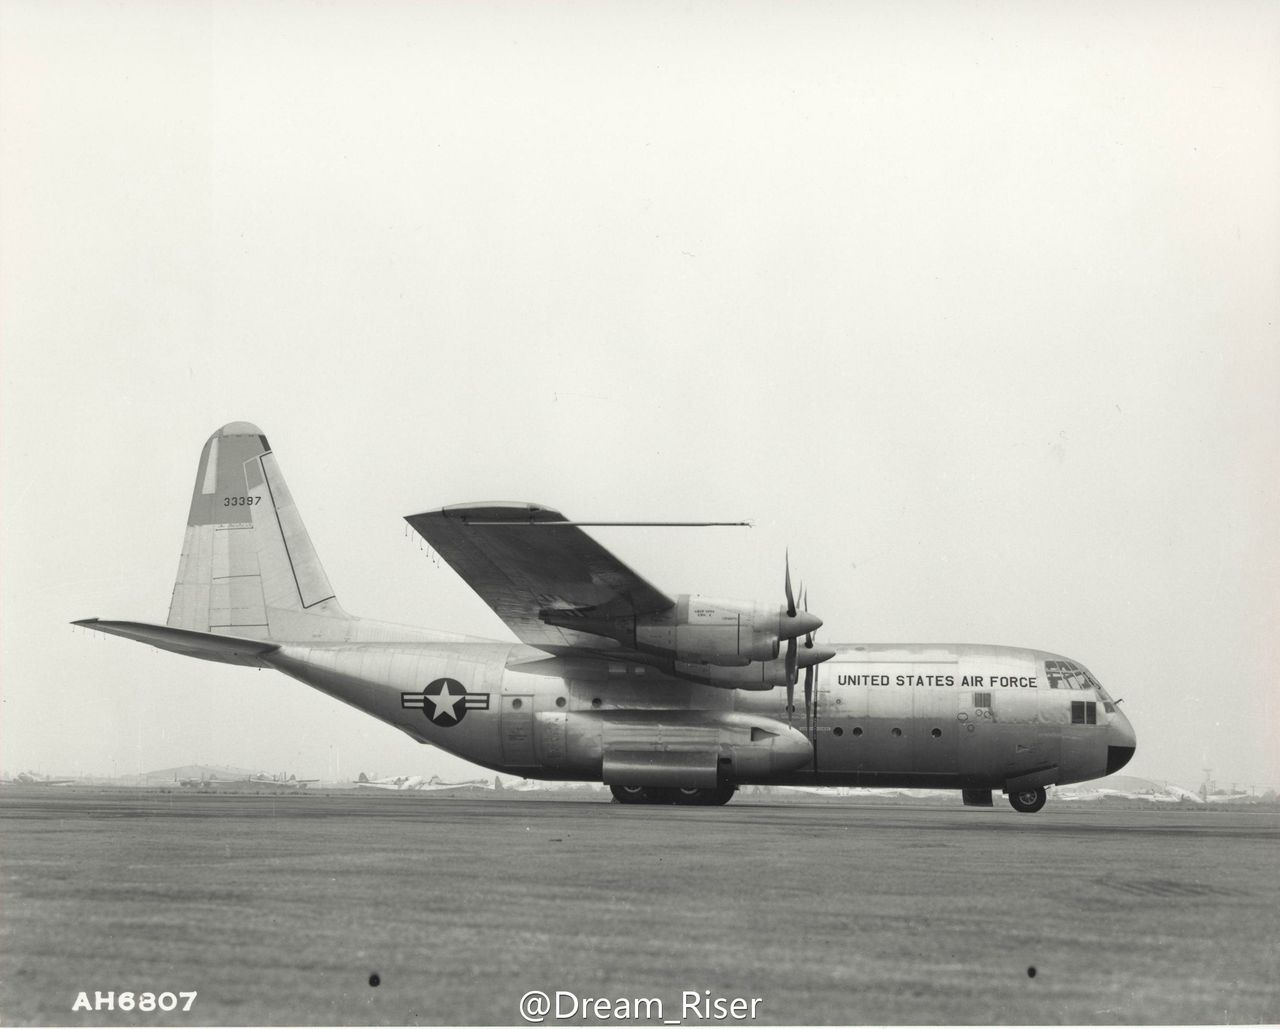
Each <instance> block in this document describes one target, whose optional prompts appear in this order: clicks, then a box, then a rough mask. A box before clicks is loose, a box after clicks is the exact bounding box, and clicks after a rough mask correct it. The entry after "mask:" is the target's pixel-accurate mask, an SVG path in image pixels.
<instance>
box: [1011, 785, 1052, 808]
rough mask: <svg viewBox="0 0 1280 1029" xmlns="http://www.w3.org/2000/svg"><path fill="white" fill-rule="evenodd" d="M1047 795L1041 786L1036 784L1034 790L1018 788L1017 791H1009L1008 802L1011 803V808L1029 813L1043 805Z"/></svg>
mask: <svg viewBox="0 0 1280 1029" xmlns="http://www.w3.org/2000/svg"><path fill="white" fill-rule="evenodd" d="M1048 796H1049V795H1048V793H1047V792H1046V791H1045V788H1044V787H1043V786H1037V787H1036V788H1035V789H1034V790H1018V792H1017V793H1010V794H1009V803H1010V804H1012V805H1013V810H1015V811H1021V812H1022V813H1023V814H1027V815H1031V814H1035V813H1036V812H1037V811H1039V810H1040V809H1041V808H1042V807H1044V802H1045V800H1046V799H1047V798H1048Z"/></svg>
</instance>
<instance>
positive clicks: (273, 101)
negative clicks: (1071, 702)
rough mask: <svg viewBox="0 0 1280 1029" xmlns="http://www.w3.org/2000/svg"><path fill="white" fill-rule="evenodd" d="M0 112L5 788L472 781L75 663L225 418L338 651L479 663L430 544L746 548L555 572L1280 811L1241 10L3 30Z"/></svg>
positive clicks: (1257, 265) (1279, 92)
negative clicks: (783, 625) (596, 522)
mask: <svg viewBox="0 0 1280 1029" xmlns="http://www.w3.org/2000/svg"><path fill="white" fill-rule="evenodd" d="M0 76H2V79H0V116H2V119H3V122H2V124H0V154H2V160H3V163H2V165H0V189H2V190H3V195H2V201H3V202H2V205H0V328H2V336H0V341H2V348H3V349H2V352H0V362H2V364H0V372H2V374H3V387H2V390H3V395H2V397H0V418H2V419H3V422H2V428H3V435H2V436H0V460H2V462H3V464H2V472H3V494H2V496H3V525H2V528H0V532H2V533H3V539H2V545H3V551H2V553H0V573H2V575H3V618H2V621H0V624H2V626H3V639H2V641H0V662H2V665H0V683H2V686H0V688H2V690H3V693H2V694H0V697H2V706H0V712H2V714H0V745H2V749H0V764H2V765H3V767H4V768H5V769H7V770H8V771H9V772H10V773H13V772H16V771H18V770H21V769H24V768H36V769H40V770H43V771H46V772H54V773H87V774H106V773H121V774H122V773H132V772H137V771H142V770H148V769H155V768H163V767H168V766H173V765H179V764H187V763H193V762H203V763H217V764H226V765H235V766H240V767H248V768H261V769H264V770H268V771H281V770H284V771H291V772H294V773H296V774H298V775H299V776H325V777H330V776H333V775H335V774H338V773H339V771H340V773H341V774H342V776H343V777H344V778H351V777H354V775H355V774H356V773H357V772H358V771H361V770H364V771H368V772H371V773H372V772H378V773H382V774H397V773H401V774H410V773H429V772H442V773H445V774H448V775H455V774H463V775H466V774H470V772H469V771H468V770H469V769H470V767H471V766H467V765H465V764H464V763H462V762H460V761H457V760H456V759H452V758H448V757H446V756H444V755H442V754H441V753H440V752H438V751H433V750H429V749H427V748H424V747H421V746H419V745H417V744H414V743H412V742H411V741H410V740H409V739H408V738H407V737H405V736H404V735H402V734H401V733H399V732H397V731H396V730H394V729H392V728H390V727H388V726H385V725H383V724H382V723H379V722H377V721H374V720H373V719H370V718H368V717H367V716H364V715H361V714H359V713H358V712H356V711H354V710H352V709H349V708H346V707H344V706H342V705H341V704H339V703H337V702H335V701H333V700H331V699H329V698H327V697H325V696H323V695H321V694H319V693H315V692H313V691H311V690H309V689H308V688H307V687H305V686H303V685H301V684H300V683H297V682H294V681H292V680H290V679H287V678H285V677H283V676H281V675H279V674H276V673H272V672H265V671H254V670H251V669H244V668H235V667H228V666H222V665H216V664H210V663H206V662H199V661H192V660H189V659H184V658H181V657H178V656H176V655H170V654H164V653H160V652H157V651H154V650H152V649H150V648H146V647H144V646H141V645H139V644H136V643H131V642H128V641H125V640H120V639H115V638H109V637H103V636H100V635H99V634H95V633H90V632H85V631H81V630H77V629H74V628H72V627H71V626H70V625H69V624H68V623H69V622H70V621H71V620H72V619H75V618H84V617H90V616H100V617H108V618H130V619H139V620H148V621H157V622H163V621H164V620H165V617H166V614H167V611H168V604H169V598H170V592H171V590H172V583H173V577H174V574H175V572H176V569H177V565H178V555H179V551H180V548H181V544H182V536H183V527H184V524H185V518H186V513H187V505H188V501H189V498H190V491H191V484H192V481H193V479H194V476H195V471H196V462H197V459H198V456H199V453H200V448H201V446H202V445H203V443H204V441H205V439H206V438H207V437H208V436H209V434H210V433H211V432H213V431H214V430H215V429H216V428H217V427H218V426H220V425H222V424H223V423H225V422H229V421H233V420H239V419H244V420H249V421H253V422H255V423H257V424H259V425H260V426H261V427H262V428H263V429H264V431H265V432H266V433H267V435H268V436H269V437H270V440H271V442H272V444H273V446H274V447H275V450H276V452H277V455H278V456H279V460H280V463H281V467H282V469H283V471H284V473H285V475H286V477H287V478H288V481H289V484H290V486H291V487H292V491H293V494H294V497H295V499H296V500H297V502H298V506H299V509H300V511H301V512H302V514H303V516H304V518H305V520H306V522H307V525H308V528H309V529H310V533H311V536H312V539H313V541H314V542H315V544H316V547H317V549H318V551H319V553H320V555H321V557H322V559H323V560H324V563H325V566H326V569H327V571H328V573H329V578H330V579H331V581H332V583H333V585H334V587H335V588H336V590H337V592H338V596H339V597H340V599H341V600H342V602H343V604H344V605H345V606H346V607H347V609H348V610H351V611H353V612H356V613H359V614H363V615H368V616H370V617H376V618H381V619H385V620H390V621H398V622H406V623H410V624H423V625H431V626H435V627H439V628H446V629H454V630H458V631H462V632H468V633H474V634H481V635H491V636H494V637H497V638H501V639H508V638H510V637H509V635H508V634H507V632H506V630H505V629H504V627H503V626H502V625H501V623H500V622H499V621H498V620H497V618H496V617H495V616H494V615H492V614H491V613H490V612H489V610H488V609H487V608H486V607H485V606H484V605H483V604H482V603H480V602H479V601H478V600H477V599H476V598H475V597H474V596H473V595H472V594H471V593H470V591H469V590H468V589H467V588H466V586H465V585H463V583H462V582H461V580H459V579H458V578H457V577H456V576H455V575H454V573H453V572H452V571H450V570H449V568H448V567H447V566H440V565H437V564H435V563H433V561H432V560H431V559H429V558H428V557H427V556H425V555H424V554H423V552H422V551H421V550H420V548H419V545H418V542H417V539H416V537H415V538H407V537H406V535H405V527H404V523H403V521H402V516H404V515H406V514H411V513H414V512H417V511H420V510H425V509H428V508H433V507H438V506H440V505H442V504H450V503H460V502H465V501H476V500H490V499H507V500H532V501H537V502H541V503H545V504H548V505H552V506H555V507H558V508H559V509H560V510H563V511H565V512H566V513H568V514H570V515H571V516H575V517H580V518H587V517H595V518H605V519H627V518H636V519H644V518H680V519H701V518H707V519H752V520H754V522H755V528H754V529H706V530H642V529H611V530H607V531H606V530H600V531H599V532H598V534H597V535H598V538H600V539H601V540H602V541H603V542H604V543H605V544H606V545H607V546H609V547H611V548H613V549H614V550H615V551H616V552H617V553H618V554H619V556H621V557H622V558H623V560H625V561H626V562H627V563H629V564H630V565H631V566H632V567H633V568H635V569H636V570H637V571H638V572H640V574H642V575H644V576H645V577H646V578H648V579H649V580H650V581H652V582H654V583H655V584H657V585H658V586H660V587H661V588H663V589H664V590H666V591H668V592H672V593H675V592H684V591H691V592H701V593H709V594H713V595H722V596H736V597H742V598H760V599H770V600H771V599H773V598H774V597H777V598H778V599H781V590H782V571H783V552H784V549H785V548H786V547H788V546H789V547H790V550H791V559H792V565H793V570H794V572H795V574H796V576H797V578H803V579H804V581H805V583H806V585H807V586H808V588H809V594H810V598H811V606H812V607H813V609H814V610H815V612H816V613H818V614H820V615H821V616H822V617H823V618H825V620H826V628H825V629H824V630H823V632H822V634H821V635H822V637H823V638H824V639H825V640H826V641H829V642H853V641H863V642H908V641H910V642H989V643H1006V644H1011V645H1025V646H1031V647H1037V648H1042V649H1046V650H1051V651H1056V652H1059V653H1063V654H1067V655H1069V656H1071V657H1074V658H1076V659H1077V660H1080V661H1082V662H1084V663H1085V664H1086V665H1088V666H1089V667H1090V668H1091V669H1092V670H1093V671H1094V672H1095V674H1096V675H1097V676H1098V677H1099V678H1100V679H1101V680H1102V681H1103V682H1104V683H1105V684H1106V685H1107V686H1108V688H1109V689H1110V691H1111V692H1112V694H1113V695H1115V696H1117V697H1123V698H1124V710H1125V711H1126V712H1127V713H1128V715H1129V717H1130V718H1131V719H1132V721H1133V723H1134V726H1135V727H1136V729H1137V733H1138V739H1139V746H1138V753H1137V756H1136V758H1135V759H1134V761H1133V762H1132V764H1131V765H1130V766H1129V768H1128V769H1126V773H1128V772H1132V773H1133V774H1135V775H1143V776H1149V777H1152V778H1156V779H1171V780H1174V781H1181V782H1188V783H1194V782H1198V781H1199V779H1200V778H1201V776H1202V774H1203V772H1202V770H1203V769H1205V768H1211V769H1213V775H1214V778H1215V779H1217V780H1218V781H1219V782H1225V783H1228V784H1229V783H1231V782H1233V781H1234V782H1239V783H1241V784H1245V783H1256V784H1270V785H1280V747H1278V746H1277V743H1276V741H1277V740H1280V675H1277V666H1278V665H1280V646H1278V645H1277V626H1278V625H1280V617H1278V616H1280V549H1278V547H1277V539H1278V535H1280V534H1278V533H1277V526H1278V525H1280V457H1278V455H1280V414H1278V413H1277V411H1278V406H1280V405H1278V403H1277V402H1278V401H1280V390H1278V387H1277V384H1278V383H1280V346H1278V342H1277V319H1278V316H1280V202H1278V197H1280V185H1278V184H1280V8H1278V7H1277V6H1276V5H1275V4H1273V3H1258V4H1248V3H1236V4H1230V3H1216V2H1215V3H1172V2H1160V3H1127V4H1125V3H1120V4H1116V3H1098V4H1089V3H1072V4H1026V3H1010V4H1005V3H974V4H968V3H927V2H922V3H913V4H897V3H830V4H818V3H796V4H779V3H767V4H766V3H759V4H744V3H733V4H727V3H726V4H716V3H705V4H675V3H672V4H659V3H649V4H549V3H538V4H514V3H512V4H497V3H479V4H462V3H430V4H428V3H420V4H378V5H373V4H365V3H355V2H349V3H343V2H334V3H326V4H313V3H305V4H304V3H266V4H261V3H253V4H249V3H243V4H239V3H229V2H218V3H205V4H198V3H183V4H168V3H112V4H107V3H59V4H48V3H16V2H11V0H6V2H4V3H2V4H0ZM339 766H340V767H339Z"/></svg>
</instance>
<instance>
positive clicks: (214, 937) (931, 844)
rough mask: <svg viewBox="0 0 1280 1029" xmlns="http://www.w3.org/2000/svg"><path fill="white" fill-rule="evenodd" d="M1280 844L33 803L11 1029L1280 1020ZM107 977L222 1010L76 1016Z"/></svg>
mask: <svg viewBox="0 0 1280 1029" xmlns="http://www.w3.org/2000/svg"><path fill="white" fill-rule="evenodd" d="M1277 843H1280V815H1277V814H1276V813H1275V812H1274V811H1272V812H1256V811H1255V812H1250V811H1230V812H1212V811H1205V810H1186V809H1182V808H1177V809H1169V808H1153V809H1147V810H1111V809H1107V808H1106V807H1105V806H1100V805H1099V806H1085V805H1076V806H1071V807H1070V808H1067V807H1059V808H1058V809H1057V810H1055V809H1054V806H1053V804H1052V802H1051V803H1050V806H1049V807H1048V808H1046V809H1045V811H1044V812H1042V813H1041V814H1039V815H1035V816H1026V815H1017V814H1015V813H1014V812H1013V811H1011V810H1009V809H1008V808H1007V807H1005V808H999V807H998V808H996V809H994V810H983V809H964V808H961V807H960V806H959V805H958V803H957V804H956V805H954V806H943V805H927V804H926V805H921V804H918V803H915V804H904V805H903V806H897V807H895V806H887V805H878V804H866V803H863V804H855V805H843V804H822V803H806V802H804V801H803V800H797V801H794V802H791V801H789V802H785V803H779V802H777V801H771V802H768V803H765V802H763V801H760V802H757V801H754V800H753V799H752V798H739V799H738V800H736V801H734V802H733V803H732V804H730V805H729V806H728V807H725V808H645V807H622V806H618V805H609V804H605V803H601V802H599V801H590V800H581V801H564V800H536V799H532V798H514V797H511V796H510V795H508V797H507V798H505V799H486V800H478V799H468V798H465V797H457V798H450V797H442V796H439V795H434V796H432V795H406V794H371V793H365V792H359V793H356V792H351V793H346V794H333V795H322V794H316V795H311V794H305V793H302V794H297V795H284V796H220V795H195V794H192V793H188V792H180V793H178V792H175V793H163V792H158V791H150V792H148V791H132V792H130V791H115V792H102V793H95V792H92V791H88V790H79V789H58V790H52V789H29V790H21V789H7V790H5V791H4V792H2V793H0V847H2V850H0V857H2V860H3V865H2V871H3V883H4V886H3V893H2V894H0V900H2V902H3V908H2V909H0V946H2V950H0V1020H2V1021H3V1022H4V1023H6V1024H10V1025H13V1024H33V1023H42V1024H48V1023H57V1024H64V1025H78V1024H125V1023H137V1024H152V1023H157V1024H158V1023H165V1024H176V1025H202V1024H229V1025H245V1024H254V1025H261V1024H279V1023H300V1024H312V1023H324V1024H349V1023H361V1024H364V1023H370V1024H387V1023H392V1024H401V1023H410V1024H412V1023H428V1024H485V1025H494V1024H498V1025H510V1024H522V1023H521V1019H520V1017H519V1013H518V1011H517V1002H518V1001H519V999H520V997H521V996H522V995H523V994H524V993H525V991H527V990H531V989H542V990H545V991H547V992H548V993H551V994H552V995H554V991H556V990H565V991H571V992H572V993H574V994H576V995H578V996H579V997H593V998H610V999H613V998H632V997H649V998H658V999H660V1000H661V1001H662V1002H663V1007H664V1010H663V1015H664V1016H665V1017H666V1018H668V1019H678V1018H681V1017H682V1014H683V1012H682V1010H681V995H682V991H684V990H696V991H698V992H701V991H705V990H710V991H711V993H712V994H713V995H722V996H725V997H745V998H751V997H759V998H762V1002H761V1004H760V1005H759V1007H758V1017H757V1018H756V1019H754V1020H750V1019H748V1020H746V1021H747V1022H748V1024H763V1023H786V1024H805V1023H820V1024H821V1023H842V1024H844V1023H855V1024H857V1023H917V1024H919V1023H1006V1024H1008V1023H1062V1022H1068V1023H1095V1022H1104V1023H1112V1022H1150V1023H1188V1022H1192V1023H1203V1022H1209V1023H1212V1022H1259V1021H1267V1022H1274V1021H1277V1020H1280V876H1278V875H1277V858H1278V857H1280V849H1278V848H1277ZM1033 968H1034V970H1035V974H1034V977H1033V976H1032V975H1031V974H1030V971H1029V970H1030V969H1033ZM375 974H376V975H377V977H378V985H377V986H376V987H375V986H371V985H370V977H371V976H373V975H375ZM107 990H114V991H116V992H117V993H118V992H120V991H125V990H128V991H134V992H142V991H152V992H157V993H158V992H161V991H165V990H168V991H173V992H177V991H180V990H188V991H189V990H196V991H198V997H197V999H196V1001H195V1003H194V1006H193V1008H192V1010H191V1011H190V1012H188V1013H185V1014H184V1013H182V1012H176V1013H170V1014H159V1013H156V1014H149V1015H148V1014H143V1013H140V1012H138V1011H136V1010H135V1011H133V1012H131V1013H127V1014H125V1013H121V1012H119V1011H116V1012H90V1013H85V1012H75V1011H73V1010H72V1007H73V1004H74V1002H75V1000H76V998H77V995H78V994H79V993H80V991H87V992H88V994H89V997H90V999H92V997H93V992H94V991H107ZM555 1021H556V1020H555V1019H554V1018H549V1019H548V1020H547V1023H546V1024H555ZM571 1021H574V1022H579V1023H580V1022H584V1021H585V1022H590V1023H595V1022H597V1021H599V1022H601V1024H612V1022H613V1021H615V1020H614V1019H596V1018H595V1017H594V1016H593V1015H591V1014H587V1015H585V1016H584V1015H583V1014H582V1012H581V1011H579V1012H578V1013H577V1014H576V1016H575V1017H574V1018H572V1019H571ZM648 1021H653V1019H652V1018H650V1019H648ZM685 1021H686V1023H687V1022H688V1021H690V1019H688V1018H686V1019H685ZM730 1021H732V1020H730Z"/></svg>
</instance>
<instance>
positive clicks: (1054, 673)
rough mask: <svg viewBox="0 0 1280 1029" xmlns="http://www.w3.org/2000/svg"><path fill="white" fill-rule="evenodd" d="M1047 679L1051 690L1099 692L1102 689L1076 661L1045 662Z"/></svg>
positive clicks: (1053, 660)
mask: <svg viewBox="0 0 1280 1029" xmlns="http://www.w3.org/2000/svg"><path fill="white" fill-rule="evenodd" d="M1044 674H1045V678H1047V679H1048V680H1049V689H1051V690H1099V691H1101V689H1102V687H1101V686H1099V685H1098V680H1097V679H1095V678H1094V677H1093V676H1092V675H1090V674H1089V673H1088V671H1087V670H1086V669H1085V668H1084V667H1083V666H1082V665H1078V664H1076V663H1075V662H1074V661H1059V660H1056V659H1052V660H1048V661H1045V663H1044Z"/></svg>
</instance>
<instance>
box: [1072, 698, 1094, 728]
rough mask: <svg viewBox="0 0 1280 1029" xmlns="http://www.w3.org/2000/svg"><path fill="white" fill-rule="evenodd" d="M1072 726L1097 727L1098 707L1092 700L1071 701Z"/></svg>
mask: <svg viewBox="0 0 1280 1029" xmlns="http://www.w3.org/2000/svg"><path fill="white" fill-rule="evenodd" d="M1071 724H1072V725H1097V724H1098V705H1097V702H1096V701H1092V700H1073V701H1072V702H1071Z"/></svg>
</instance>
